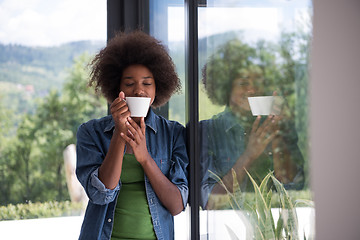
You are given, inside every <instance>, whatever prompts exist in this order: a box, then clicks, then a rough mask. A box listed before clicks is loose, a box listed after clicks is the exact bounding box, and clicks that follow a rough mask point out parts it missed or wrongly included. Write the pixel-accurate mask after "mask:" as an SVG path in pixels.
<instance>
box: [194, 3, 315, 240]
mask: <svg viewBox="0 0 360 240" xmlns="http://www.w3.org/2000/svg"><path fill="white" fill-rule="evenodd" d="M261 4H263V8H260V7H259V5H261ZM259 5H257V6H256V7H255V6H251V5H249V6H247V7H249V8H246V6H233V8H231V9H232V10H231V12H228V13H229V16H228V17H227V18H224V19H219V22H222V23H223V24H224V27H223V31H221V28H222V25H220V24H219V23H215V21H213V20H214V18H211V19H210V18H209V16H211V15H212V16H216V15H215V14H214V13H215V12H216V11H218V13H220V12H221V11H222V10H223V8H224V6H223V5H222V6H221V7H217V6H215V5H214V4H213V5H211V4H209V5H208V8H204V9H199V22H203V23H204V26H206V29H212V27H214V28H216V26H217V30H213V31H214V32H216V31H217V33H216V34H213V35H211V34H208V35H210V36H207V37H206V38H204V39H199V49H200V50H199V55H200V56H202V57H201V58H200V60H199V61H200V65H201V67H202V76H201V79H202V83H201V84H202V85H201V91H200V118H201V120H202V121H201V122H200V130H201V132H200V136H201V157H200V162H201V179H202V182H201V207H202V209H203V210H206V211H202V210H201V211H202V215H201V216H203V218H202V219H201V221H202V222H206V226H207V231H206V233H203V235H207V236H208V237H209V238H210V239H212V237H214V239H216V237H218V236H221V235H224V234H225V235H227V236H237V237H238V238H239V239H243V238H245V237H246V239H258V237H260V236H265V239H269V238H270V239H273V238H276V237H280V236H283V237H287V236H291V237H293V238H295V239H296V238H297V237H299V236H300V237H301V235H304V232H306V233H305V234H307V236H311V234H313V233H311V232H310V231H311V229H309V228H310V227H309V226H310V224H311V221H313V220H312V216H313V215H312V214H313V212H312V208H309V206H312V202H311V193H310V190H309V185H308V174H307V172H308V170H307V166H308V154H307V152H308V147H307V141H308V140H307V125H306V122H307V120H306V119H307V111H308V109H307V104H306V103H307V100H306V99H307V90H306V88H307V64H308V59H307V57H308V50H309V43H310V41H309V40H310V37H311V36H310V33H309V27H308V26H309V25H310V21H309V18H308V17H307V14H306V13H308V11H309V10H308V9H307V5H306V3H305V2H303V3H300V2H299V1H294V2H292V4H290V3H289V4H288V5H287V4H285V3H284V4H283V3H282V2H281V1H276V2H272V3H269V2H267V1H264V2H263V3H259ZM226 7H231V6H226ZM257 7H259V8H257ZM206 10H208V11H206ZM231 13H237V19H242V20H243V21H246V20H251V19H254V18H253V16H251V14H249V13H256V15H257V16H258V17H259V18H258V19H256V21H257V23H259V22H264V23H265V22H266V21H267V20H269V21H268V22H267V24H264V25H261V24H255V23H253V24H250V25H249V26H250V27H249V26H245V25H244V24H243V23H241V22H240V23H239V24H237V23H238V22H237V21H234V20H235V19H236V18H233V16H234V15H232V14H231ZM261 13H262V16H261ZM279 13H281V14H279ZM300 13H301V14H300ZM259 14H260V15H259ZM292 14H294V15H292ZM270 16H272V17H276V18H275V20H279V21H280V20H281V18H284V19H287V20H289V21H290V19H295V17H299V16H303V17H302V19H301V21H300V20H298V21H300V23H298V24H297V25H295V24H294V25H291V24H288V22H286V24H282V26H281V24H280V23H279V22H277V21H275V23H276V24H275V23H274V24H272V25H271V23H272V22H273V21H274V18H270ZM206 23H207V24H208V25H206ZM230 26H233V30H231V27H230ZM264 26H265V28H267V29H264ZM278 26H281V27H278ZM295 26H297V27H298V28H295ZM272 27H273V28H272ZM239 29H241V30H239ZM199 35H201V34H199ZM201 44H202V45H201ZM255 96H274V97H275V99H276V101H275V102H274V104H272V108H273V109H272V112H270V114H266V115H259V116H256V114H255V115H253V113H252V111H254V109H251V108H250V105H249V100H248V98H249V97H255ZM204 109H206V112H207V113H206V114H202V113H204V112H205V110H204ZM205 115H206V116H205ZM209 115H210V116H209ZM262 183H263V185H261V184H262ZM260 186H261V187H260ZM258 187H259V188H258ZM258 190H259V191H258ZM295 201H297V204H296V203H295ZM298 202H302V203H305V206H306V207H304V208H299V205H298ZM295 204H296V205H295ZM303 206H304V205H302V207H303ZM231 209H232V210H236V211H231ZM215 210H216V211H215ZM304 211H305V212H306V214H307V215H306V216H307V217H306V218H301V219H298V217H297V214H296V213H298V212H304ZM277 219H280V220H283V222H282V223H283V225H281V224H279V223H277ZM278 224H279V225H278ZM241 226H242V227H241ZM276 226H279V227H281V226H283V228H282V229H283V231H281V233H279V232H277V231H276ZM299 232H301V234H299ZM282 234H283V235H282ZM225 239H226V238H225Z"/></svg>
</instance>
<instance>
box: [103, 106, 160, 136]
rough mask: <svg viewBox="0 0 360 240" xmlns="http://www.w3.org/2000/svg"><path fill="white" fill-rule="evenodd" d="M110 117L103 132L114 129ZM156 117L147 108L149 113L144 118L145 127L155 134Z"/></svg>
mask: <svg viewBox="0 0 360 240" xmlns="http://www.w3.org/2000/svg"><path fill="white" fill-rule="evenodd" d="M109 117H110V121H109V123H108V124H107V125H106V127H105V129H104V132H109V131H113V130H114V128H115V122H114V119H113V118H112V116H111V115H109ZM157 117H158V116H157V115H156V114H155V113H154V111H153V110H152V108H151V107H150V108H149V112H148V114H147V116H146V118H145V125H146V126H147V127H149V128H150V129H152V130H153V131H154V132H155V133H156V132H157V126H156V118H157Z"/></svg>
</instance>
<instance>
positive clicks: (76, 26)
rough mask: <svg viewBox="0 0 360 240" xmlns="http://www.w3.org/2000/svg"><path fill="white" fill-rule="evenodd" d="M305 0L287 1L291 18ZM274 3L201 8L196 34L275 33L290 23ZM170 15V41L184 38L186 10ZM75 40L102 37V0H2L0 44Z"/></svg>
mask: <svg viewBox="0 0 360 240" xmlns="http://www.w3.org/2000/svg"><path fill="white" fill-rule="evenodd" d="M257 1H259V0H257ZM271 1H272V0H268V1H266V2H271ZM284 1H285V0H276V1H274V3H275V2H276V3H281V4H283V3H282V2H284ZM285 2H286V1H285ZM306 2H307V0H305V1H304V0H293V1H290V2H289V1H287V3H288V4H289V5H290V6H289V7H290V9H293V7H295V6H296V7H299V6H300V8H299V9H300V10H302V11H300V12H299V11H298V10H299V9H298V10H296V11H297V12H298V13H297V12H296V11H295V10H291V11H290V12H289V14H290V16H289V17H290V19H291V18H293V17H294V15H299V16H301V15H303V14H301V12H304V11H306ZM255 3H256V1H255ZM253 4H254V3H253ZM262 5H264V4H263V3H262ZM247 6H249V5H247ZM250 6H251V5H250ZM275 6H276V4H270V5H268V6H267V7H266V8H261V7H258V6H255V5H254V6H253V7H246V8H245V7H243V8H228V7H219V8H211V7H209V8H206V9H204V8H203V9H202V8H199V14H198V15H199V37H200V38H201V37H204V36H206V35H211V34H214V33H220V32H225V31H229V30H245V31H246V30H248V31H251V32H250V33H249V34H247V36H249V37H251V38H253V39H255V38H258V37H263V36H268V37H270V36H272V37H274V36H276V35H278V34H279V29H280V28H279V24H289V23H291V22H290V21H289V20H287V18H286V12H284V11H283V10H280V9H281V8H276V7H275ZM299 13H300V14H299ZM169 16H171V17H170V18H169V25H168V31H169V36H168V38H169V39H168V40H169V41H178V40H184V39H185V35H184V33H185V30H184V9H183V8H176V7H174V8H171V7H170V8H169ZM259 34H260V35H259ZM79 40H101V41H105V40H106V0H0V43H2V44H9V43H11V44H21V45H26V46H56V45H60V44H63V43H66V42H71V41H79Z"/></svg>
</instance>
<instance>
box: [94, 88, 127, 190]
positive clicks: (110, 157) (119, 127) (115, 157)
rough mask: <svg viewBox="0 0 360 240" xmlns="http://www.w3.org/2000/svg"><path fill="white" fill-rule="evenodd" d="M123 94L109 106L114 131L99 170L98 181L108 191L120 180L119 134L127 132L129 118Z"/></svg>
mask: <svg viewBox="0 0 360 240" xmlns="http://www.w3.org/2000/svg"><path fill="white" fill-rule="evenodd" d="M124 98H125V94H124V93H123V92H120V93H119V97H118V98H116V99H115V100H114V102H113V103H112V104H111V106H110V111H111V114H112V117H113V119H114V122H115V130H114V132H113V136H112V138H111V142H110V146H109V150H108V152H107V154H106V156H105V159H104V161H103V163H102V164H101V166H100V168H99V179H100V180H101V182H102V183H103V184H104V185H105V187H106V188H108V189H114V188H115V187H116V186H117V185H118V183H119V180H120V176H121V170H122V163H123V157H124V149H125V143H126V142H125V140H124V138H122V137H121V135H120V133H124V132H125V133H126V132H127V131H128V128H127V125H126V122H127V118H128V117H129V116H130V112H129V109H128V107H127V105H126V102H125V101H123V99H124Z"/></svg>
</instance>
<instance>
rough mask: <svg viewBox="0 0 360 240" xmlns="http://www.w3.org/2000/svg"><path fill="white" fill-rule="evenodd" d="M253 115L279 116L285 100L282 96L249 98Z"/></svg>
mask: <svg viewBox="0 0 360 240" xmlns="http://www.w3.org/2000/svg"><path fill="white" fill-rule="evenodd" d="M248 101H249V105H250V109H251V113H252V115H253V116H258V115H270V114H271V115H279V114H280V112H281V108H282V104H283V102H284V99H283V98H282V97H280V96H258V97H248Z"/></svg>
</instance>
